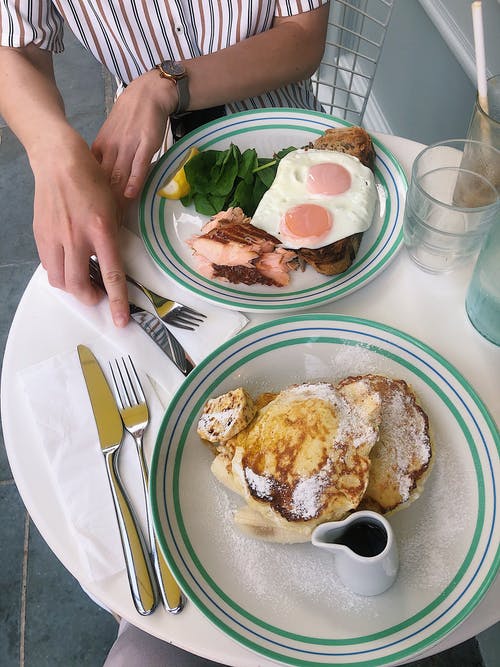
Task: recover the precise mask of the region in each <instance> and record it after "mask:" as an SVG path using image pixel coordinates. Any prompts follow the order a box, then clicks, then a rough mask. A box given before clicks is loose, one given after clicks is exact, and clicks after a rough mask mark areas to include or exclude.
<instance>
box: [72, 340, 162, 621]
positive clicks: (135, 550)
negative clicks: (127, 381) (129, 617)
mask: <svg viewBox="0 0 500 667" xmlns="http://www.w3.org/2000/svg"><path fill="white" fill-rule="evenodd" d="M77 349H78V356H79V358H80V365H81V367H82V372H83V377H84V378H85V384H86V385H87V391H88V394H89V398H90V403H91V405H92V412H93V413H94V419H95V423H96V426H97V432H98V435H99V443H100V445H101V450H102V453H103V454H104V460H105V463H106V472H107V474H108V479H109V484H110V487H111V495H112V497H113V502H114V506H115V512H116V517H117V519H118V527H119V529H120V538H121V542H122V546H123V552H124V555H125V563H126V568H127V575H128V580H129V584H130V590H131V593H132V599H133V601H134V604H135V607H136V609H137V611H138V612H139V614H142V615H143V616H147V615H148V614H151V612H153V611H154V609H155V607H156V605H157V603H158V593H157V590H156V583H155V578H154V573H153V569H152V564H151V560H150V558H149V554H148V549H147V546H146V541H145V539H144V536H143V535H142V532H141V530H140V528H139V523H138V521H137V518H136V516H135V514H134V511H133V509H132V506H131V504H130V502H129V501H128V499H127V496H126V493H125V491H124V489H123V485H122V483H121V480H120V476H119V472H118V465H117V459H118V452H119V449H120V445H121V442H122V438H123V423H122V418H121V416H120V413H119V412H118V407H117V405H116V403H115V399H114V397H113V394H112V392H111V389H110V387H109V385H108V382H107V380H106V377H105V375H104V373H103V372H102V369H101V367H100V366H99V363H98V361H97V359H96V358H95V357H94V355H93V354H92V352H91V351H90V350H89V348H88V347H85V345H78V348H77Z"/></svg>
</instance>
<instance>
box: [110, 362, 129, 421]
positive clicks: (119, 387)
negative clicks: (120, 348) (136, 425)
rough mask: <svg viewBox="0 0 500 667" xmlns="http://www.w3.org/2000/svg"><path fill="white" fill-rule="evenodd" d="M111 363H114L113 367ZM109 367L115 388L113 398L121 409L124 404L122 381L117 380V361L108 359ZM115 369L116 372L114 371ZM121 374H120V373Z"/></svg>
mask: <svg viewBox="0 0 500 667" xmlns="http://www.w3.org/2000/svg"><path fill="white" fill-rule="evenodd" d="M113 363H114V364H115V368H113ZM109 368H110V370H111V376H112V378H113V385H114V389H115V398H116V401H117V403H118V407H119V408H120V409H121V410H123V409H124V408H125V404H124V402H123V396H122V393H123V382H122V381H121V378H120V381H119V380H118V374H119V373H120V368H119V366H118V361H117V360H116V359H115V360H114V362H112V361H110V362H109ZM115 369H116V373H115ZM120 375H121V374H120Z"/></svg>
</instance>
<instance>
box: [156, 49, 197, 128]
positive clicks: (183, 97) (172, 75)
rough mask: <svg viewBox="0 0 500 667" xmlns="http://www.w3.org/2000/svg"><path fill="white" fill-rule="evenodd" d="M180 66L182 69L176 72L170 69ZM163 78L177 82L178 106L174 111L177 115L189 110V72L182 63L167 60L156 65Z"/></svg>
mask: <svg viewBox="0 0 500 667" xmlns="http://www.w3.org/2000/svg"><path fill="white" fill-rule="evenodd" d="M171 66H172V67H173V68H175V67H178V68H179V69H180V70H181V71H180V72H179V73H176V72H174V71H168V69H170V68H171ZM156 68H157V69H158V71H159V73H160V77H161V78H162V79H170V80H171V81H173V83H175V85H176V87H177V97H178V101H177V108H176V110H175V112H174V114H175V115H178V114H182V113H184V112H186V111H187V108H188V106H189V99H190V97H189V81H188V76H187V72H186V70H185V69H184V67H183V66H182V65H179V64H178V63H175V62H174V61H165V62H163V63H160V64H159V65H156Z"/></svg>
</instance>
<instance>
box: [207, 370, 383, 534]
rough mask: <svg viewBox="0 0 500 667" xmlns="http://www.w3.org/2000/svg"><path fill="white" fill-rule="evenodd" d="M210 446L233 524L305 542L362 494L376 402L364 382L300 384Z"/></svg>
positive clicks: (376, 417)
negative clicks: (235, 500) (240, 502)
mask: <svg viewBox="0 0 500 667" xmlns="http://www.w3.org/2000/svg"><path fill="white" fill-rule="evenodd" d="M268 398H270V396H269V395H268V396H266V400H263V401H260V400H259V399H257V401H256V403H257V405H262V403H265V405H263V407H261V408H260V409H259V410H258V412H257V415H256V416H255V417H254V419H253V420H252V422H251V423H250V424H249V425H248V426H247V427H246V428H244V429H242V430H241V431H240V432H239V433H238V434H237V435H235V436H234V437H233V438H231V439H229V440H227V441H226V442H224V443H222V444H221V446H219V447H218V454H217V456H216V457H215V459H214V462H213V464H212V472H213V474H214V475H215V476H216V477H217V478H218V479H219V480H220V481H221V482H222V483H223V484H225V485H226V486H227V487H228V488H230V489H231V490H232V491H235V492H236V493H238V494H239V495H240V496H242V497H243V498H244V499H245V501H246V506H245V507H243V508H241V509H240V510H238V511H237V513H236V515H235V522H236V524H237V525H238V527H239V528H240V529H241V530H243V531H244V532H247V533H249V534H251V535H252V536H254V537H260V538H261V539H267V540H271V541H279V542H302V541H307V540H309V539H310V535H311V532H312V530H313V528H314V527H315V526H317V525H318V524H320V523H323V522H325V521H330V520H336V519H340V518H342V517H344V516H345V515H346V514H347V513H348V512H349V511H351V510H353V509H355V508H356V507H357V506H358V505H359V503H360V501H361V499H362V498H363V496H364V495H365V492H366V489H367V486H368V482H369V471H370V459H369V454H370V451H371V449H372V447H373V446H374V445H375V443H376V441H377V438H378V428H379V422H380V407H381V401H380V397H379V394H378V393H377V391H375V390H373V389H372V387H371V385H370V384H369V383H367V382H365V381H364V380H360V381H359V382H355V381H352V382H349V383H348V384H346V386H345V387H342V388H339V389H338V390H337V389H335V388H334V387H333V386H332V385H331V384H328V383H305V384H300V385H295V386H292V387H289V388H287V389H285V390H283V391H281V392H280V393H279V394H278V395H277V396H276V397H275V398H273V400H271V401H270V402H267V403H266V401H267V400H268Z"/></svg>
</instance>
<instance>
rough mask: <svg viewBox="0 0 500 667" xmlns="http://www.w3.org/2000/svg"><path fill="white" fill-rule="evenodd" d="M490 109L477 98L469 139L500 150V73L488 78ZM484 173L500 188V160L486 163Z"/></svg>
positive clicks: (468, 133)
mask: <svg viewBox="0 0 500 667" xmlns="http://www.w3.org/2000/svg"><path fill="white" fill-rule="evenodd" d="M487 93H488V98H487V99H488V110H487V111H485V110H484V109H483V108H482V107H481V104H480V103H479V99H478V98H476V103H475V105H474V111H473V113H472V118H471V121H470V125H469V129H468V131H467V139H472V140H475V141H481V142H483V143H485V144H489V145H490V146H493V147H494V148H497V149H499V150H500V74H497V75H496V76H493V77H491V78H490V79H488V88H487ZM484 175H485V176H486V177H487V178H488V179H489V180H490V181H491V182H492V183H493V184H494V185H495V187H496V188H497V190H500V161H496V162H493V163H491V164H489V165H485V171H484Z"/></svg>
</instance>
